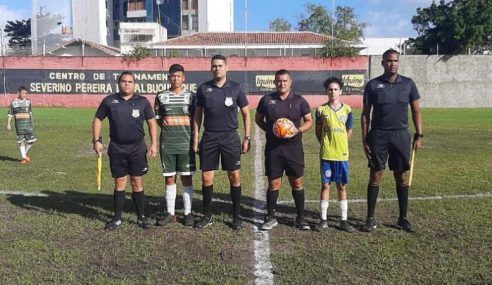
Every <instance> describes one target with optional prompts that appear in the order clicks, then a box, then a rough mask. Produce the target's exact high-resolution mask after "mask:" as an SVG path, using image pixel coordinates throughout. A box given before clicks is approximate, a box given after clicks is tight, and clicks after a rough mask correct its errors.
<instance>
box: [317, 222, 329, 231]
mask: <svg viewBox="0 0 492 285" xmlns="http://www.w3.org/2000/svg"><path fill="white" fill-rule="evenodd" d="M326 228H328V221H327V220H323V219H321V220H320V221H319V223H318V224H317V225H316V226H314V230H315V231H317V232H321V231H322V230H324V229H326Z"/></svg>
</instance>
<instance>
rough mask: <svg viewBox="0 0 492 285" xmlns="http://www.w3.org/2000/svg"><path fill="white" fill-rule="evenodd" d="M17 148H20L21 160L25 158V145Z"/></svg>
mask: <svg viewBox="0 0 492 285" xmlns="http://www.w3.org/2000/svg"><path fill="white" fill-rule="evenodd" d="M19 148H20V153H21V156H22V158H23V159H24V158H26V155H27V151H26V145H24V144H21V145H19Z"/></svg>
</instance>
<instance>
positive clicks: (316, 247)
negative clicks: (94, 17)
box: [0, 108, 492, 284]
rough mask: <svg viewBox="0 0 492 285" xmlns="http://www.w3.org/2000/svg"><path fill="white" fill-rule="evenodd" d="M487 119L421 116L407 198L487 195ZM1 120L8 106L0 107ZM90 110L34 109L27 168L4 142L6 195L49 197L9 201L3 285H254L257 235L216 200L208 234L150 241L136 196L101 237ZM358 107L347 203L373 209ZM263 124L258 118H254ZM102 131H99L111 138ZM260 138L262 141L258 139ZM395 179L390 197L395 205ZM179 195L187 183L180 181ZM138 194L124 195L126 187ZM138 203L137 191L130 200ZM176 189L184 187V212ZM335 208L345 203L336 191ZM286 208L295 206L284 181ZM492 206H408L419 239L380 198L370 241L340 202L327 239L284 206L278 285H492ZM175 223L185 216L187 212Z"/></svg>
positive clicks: (101, 197) (245, 178) (315, 178)
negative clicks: (368, 202) (234, 222)
mask: <svg viewBox="0 0 492 285" xmlns="http://www.w3.org/2000/svg"><path fill="white" fill-rule="evenodd" d="M491 111H492V110H491V109H441V110H440V109H424V110H423V116H424V129H425V138H424V145H425V148H424V149H422V150H420V151H419V152H418V153H417V157H416V162H415V173H414V180H413V187H412V189H411V193H410V196H411V197H416V196H446V195H460V194H479V193H490V192H492V175H490V173H492V163H491V161H490V158H491V156H490V153H492V128H491V126H492V112H491ZM0 112H4V114H6V109H5V108H4V109H2V110H0ZM94 112H95V110H93V109H63V108H36V109H35V114H34V115H35V118H36V122H35V123H36V135H37V136H38V138H39V140H38V142H37V143H36V144H35V146H34V147H33V150H32V154H31V157H32V160H33V162H32V163H31V164H29V165H20V163H19V161H18V159H19V151H18V148H17V145H16V143H15V134H14V133H9V132H7V131H5V130H4V131H1V132H2V140H1V141H0V173H2V179H1V181H0V190H10V191H22V192H32V193H43V194H45V196H43V197H37V196H35V197H27V196H18V195H0V217H2V218H1V219H0V240H1V241H2V242H1V243H0V252H1V258H0V283H1V284H217V283H223V284H251V283H254V276H253V272H254V252H253V239H254V234H253V230H252V227H251V226H248V227H246V229H244V230H242V231H240V232H235V231H233V230H231V229H230V228H229V222H230V219H231V218H230V216H229V213H230V207H231V205H230V204H228V203H222V202H214V207H213V210H214V215H215V218H216V219H215V223H214V225H213V226H212V227H210V228H207V229H205V230H203V231H197V230H192V229H186V228H184V227H183V226H182V225H180V224H173V225H171V226H170V227H169V228H165V229H163V228H157V229H151V230H149V231H142V230H140V229H139V228H137V227H136V225H135V216H134V214H133V204H132V201H131V199H130V196H128V197H127V201H126V209H125V215H124V219H125V223H124V224H123V225H122V227H121V228H120V229H118V230H117V231H114V232H106V231H103V230H102V227H103V226H104V222H105V220H106V219H107V218H108V217H109V216H110V215H111V213H112V188H113V186H112V185H113V182H112V179H111V177H110V173H109V168H108V159H107V157H105V158H104V170H103V190H102V191H101V192H98V191H97V189H96V185H95V171H96V169H95V168H96V156H95V154H94V152H93V151H92V145H91V143H90V140H91V131H90V130H91V122H92V118H93V115H94ZM359 114H360V112H359V111H358V110H356V116H355V117H356V121H355V125H354V137H353V140H352V142H351V146H350V151H351V160H350V162H351V183H350V186H349V198H351V199H364V198H365V196H366V193H365V191H366V183H367V178H368V169H367V166H366V163H367V162H366V160H365V158H364V154H363V152H362V147H361V143H360V127H359V123H360V121H359V120H358V117H359ZM253 117H254V116H253ZM107 129H108V126H107V124H105V125H104V132H105V136H104V138H105V142H107V141H108V138H107ZM253 141H254V140H253ZM304 144H305V154H306V176H305V181H306V183H305V184H306V187H305V188H306V199H307V200H310V201H317V200H318V196H319V169H318V147H319V146H318V143H317V142H316V140H315V136H314V132H313V130H311V132H309V133H307V134H306V135H305V136H304ZM254 151H255V149H254V146H253V149H252V150H251V152H250V153H249V154H247V155H245V156H244V157H243V162H242V164H243V165H242V170H243V171H242V185H243V195H244V206H243V215H244V216H245V218H246V221H247V225H250V224H249V223H248V222H251V217H252V216H253V211H252V209H251V205H252V204H253V203H254V199H253V197H254V192H255V181H256V179H257V178H256V177H255V169H254ZM392 180H393V178H392V176H391V173H387V174H386V176H385V177H384V181H383V185H382V191H381V194H380V197H381V198H394V197H395V196H396V195H395V190H394V183H393V181H392ZM178 185H179V184H178ZM194 185H195V189H196V190H197V191H196V195H195V201H194V204H193V208H194V210H195V213H196V214H197V215H199V213H200V209H201V195H200V191H199V190H200V188H201V183H200V176H199V175H196V176H195V177H194ZM128 189H129V188H128ZM145 191H146V194H147V195H149V198H150V199H149V205H148V207H147V212H148V214H149V216H151V217H154V216H155V214H156V213H157V212H158V211H162V209H163V205H162V200H163V199H162V196H163V179H162V176H161V167H160V164H159V159H152V160H150V172H149V173H148V174H147V175H146V176H145ZM215 191H216V194H215V198H218V199H221V200H226V201H228V200H230V198H229V193H228V192H229V189H228V183H227V177H226V176H225V174H224V173H223V172H221V171H220V172H217V176H216V182H215ZM127 192H128V193H129V191H127ZM181 193H182V192H181V187H180V185H179V186H178V205H177V207H178V209H181V208H182V203H181V200H180V197H181V196H180V194H181ZM333 194H334V195H332V197H331V198H332V199H335V198H336V192H335V191H333ZM280 200H282V201H287V202H290V201H291V200H292V198H291V194H290V189H289V187H288V186H287V185H284V186H283V188H282V190H281V196H280ZM306 207H307V211H308V220H309V221H310V222H313V223H314V222H316V221H317V214H318V203H317V202H313V203H307V204H306ZM349 207H350V211H349V220H350V222H351V223H352V224H354V225H355V226H358V225H360V224H362V222H363V220H364V219H365V211H366V206H365V203H350V204H349ZM491 207H492V198H491V197H486V198H479V199H472V198H462V199H443V200H412V201H410V208H409V215H410V218H411V221H412V222H413V223H414V224H415V225H416V227H417V229H418V232H417V233H416V234H407V233H404V232H401V231H398V230H395V229H394V228H393V227H392V225H393V224H394V223H395V221H396V218H397V216H398V206H397V202H396V201H380V202H379V203H378V206H377V211H376V216H377V220H378V223H379V227H378V229H377V231H376V232H374V233H372V234H364V233H361V232H359V231H356V232H355V233H353V234H345V233H343V232H340V231H338V230H337V229H336V228H335V227H334V226H335V224H336V223H338V205H337V203H330V208H329V222H330V225H331V227H330V228H329V229H328V230H327V231H325V232H322V233H316V232H301V231H298V230H296V229H294V228H292V227H291V223H292V219H293V218H294V217H295V207H294V206H293V204H291V203H287V204H282V205H281V206H279V209H278V212H279V216H280V221H281V225H280V226H279V227H277V228H275V229H274V230H272V231H271V232H270V246H271V260H272V263H273V266H274V278H275V283H276V284H490V283H492V273H491V271H490V268H492V260H491V259H492V258H491V256H492V222H491V220H490V209H491ZM178 213H182V212H181V211H178Z"/></svg>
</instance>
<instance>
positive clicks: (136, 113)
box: [132, 109, 140, 118]
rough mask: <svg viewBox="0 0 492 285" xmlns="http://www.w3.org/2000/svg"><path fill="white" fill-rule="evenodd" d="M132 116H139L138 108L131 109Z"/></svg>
mask: <svg viewBox="0 0 492 285" xmlns="http://www.w3.org/2000/svg"><path fill="white" fill-rule="evenodd" d="M132 117H134V118H138V117H140V110H138V109H133V110H132Z"/></svg>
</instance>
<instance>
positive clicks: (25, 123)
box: [7, 86, 37, 164]
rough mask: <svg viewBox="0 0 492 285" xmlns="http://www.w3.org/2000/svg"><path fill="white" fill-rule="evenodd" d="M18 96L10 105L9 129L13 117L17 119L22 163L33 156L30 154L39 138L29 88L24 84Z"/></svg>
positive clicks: (8, 128)
mask: <svg viewBox="0 0 492 285" xmlns="http://www.w3.org/2000/svg"><path fill="white" fill-rule="evenodd" d="M17 94H18V97H17V98H15V99H14V100H13V101H12V102H11V103H10V107H9V112H8V115H7V117H8V119H7V130H8V131H11V130H12V126H11V124H12V119H14V120H15V131H16V133H17V143H18V144H19V148H20V153H21V157H22V160H21V161H20V163H22V164H28V163H30V162H31V157H30V156H29V155H28V154H29V151H30V150H31V148H32V146H33V144H34V142H36V140H37V138H36V136H35V135H34V121H33V117H32V103H31V100H29V99H27V98H26V95H27V89H26V88H25V87H24V86H21V87H19V89H18V90H17Z"/></svg>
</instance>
